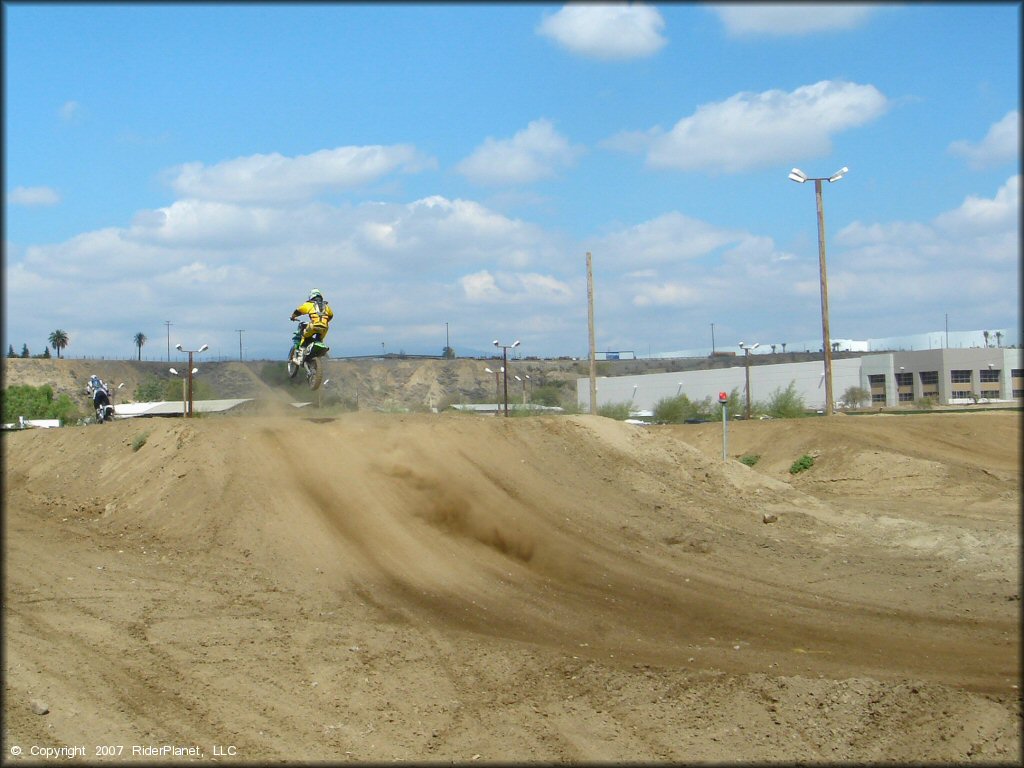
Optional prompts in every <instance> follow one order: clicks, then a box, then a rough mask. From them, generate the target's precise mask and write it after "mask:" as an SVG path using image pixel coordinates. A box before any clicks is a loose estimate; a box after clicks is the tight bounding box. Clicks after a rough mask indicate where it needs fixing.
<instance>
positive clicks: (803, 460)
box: [789, 453, 814, 475]
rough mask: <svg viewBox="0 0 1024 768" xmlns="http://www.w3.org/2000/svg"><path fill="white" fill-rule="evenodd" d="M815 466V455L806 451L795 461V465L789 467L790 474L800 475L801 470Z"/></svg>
mask: <svg viewBox="0 0 1024 768" xmlns="http://www.w3.org/2000/svg"><path fill="white" fill-rule="evenodd" d="M813 466H814V457H813V456H808V455H807V454H806V453H805V454H804V455H803V456H801V457H800V458H799V459H797V460H796V461H794V462H793V466H791V467H790V468H789V474H791V475H798V474H800V473H801V472H803V471H805V470H808V469H810V468H811V467H813Z"/></svg>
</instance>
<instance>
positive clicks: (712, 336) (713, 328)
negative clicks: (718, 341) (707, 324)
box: [711, 323, 715, 357]
mask: <svg viewBox="0 0 1024 768" xmlns="http://www.w3.org/2000/svg"><path fill="white" fill-rule="evenodd" d="M711 356H712V357H714V356H715V324H714V323H712V324H711Z"/></svg>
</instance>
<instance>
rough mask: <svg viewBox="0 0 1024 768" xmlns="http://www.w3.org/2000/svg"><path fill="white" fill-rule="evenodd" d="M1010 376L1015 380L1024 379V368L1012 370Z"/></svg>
mask: <svg viewBox="0 0 1024 768" xmlns="http://www.w3.org/2000/svg"><path fill="white" fill-rule="evenodd" d="M1010 375H1011V376H1012V377H1013V378H1015V379H1022V378H1024V368H1011V369H1010Z"/></svg>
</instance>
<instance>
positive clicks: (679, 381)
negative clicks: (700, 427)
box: [576, 347, 1024, 412]
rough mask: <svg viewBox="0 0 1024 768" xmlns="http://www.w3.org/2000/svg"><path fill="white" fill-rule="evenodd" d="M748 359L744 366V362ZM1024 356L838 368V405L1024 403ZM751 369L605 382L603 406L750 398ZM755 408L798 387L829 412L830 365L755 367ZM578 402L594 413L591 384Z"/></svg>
mask: <svg viewBox="0 0 1024 768" xmlns="http://www.w3.org/2000/svg"><path fill="white" fill-rule="evenodd" d="M742 360H743V358H742V357H739V358H737V361H742ZM1022 369H1024V351H1022V350H1020V349H1006V348H1003V347H980V348H971V349H948V348H947V349H925V350H919V351H912V352H885V353H880V354H866V355H863V356H861V357H853V358H844V359H834V360H833V361H832V397H833V400H834V401H836V405H837V406H839V407H841V406H842V405H843V404H842V403H841V402H840V401H841V399H842V396H843V393H844V392H846V391H847V390H848V389H849V388H850V387H860V388H862V389H864V390H865V391H866V392H868V393H869V394H870V397H871V403H872V404H873V405H875V406H877V407H883V406H884V407H890V408H891V407H897V406H900V405H911V404H913V403H914V402H916V401H919V400H922V399H924V398H930V399H931V400H932V401H933V402H934V403H935V404H936V405H958V404H967V403H974V402H1012V401H1017V402H1020V401H1021V400H1024V370H1022ZM747 373H748V368H747V366H746V365H744V364H740V365H735V366H732V367H729V368H713V369H709V370H698V371H681V372H678V373H650V374H641V375H636V376H602V377H598V379H597V405H598V407H599V408H600V407H602V406H605V405H617V404H620V403H629V405H630V410H632V411H634V412H643V411H652V410H654V407H655V406H656V405H657V404H658V402H659V401H661V400H664V399H667V398H671V397H677V396H679V395H681V394H685V395H686V396H687V397H688V398H689V399H690V400H691V401H700V400H703V399H704V398H706V397H710V398H711V399H712V400H717V399H718V393H719V392H731V391H732V390H733V389H738V390H739V392H740V395H741V397H743V398H744V399H745V397H746V382H747ZM749 376H750V400H751V402H758V401H764V400H767V399H769V397H771V395H772V394H773V393H774V392H775V391H776V390H779V391H782V390H785V389H786V388H787V387H788V386H789V385H790V384H793V385H794V388H795V390H796V392H797V394H798V395H799V396H800V397H801V398H803V401H804V402H805V403H806V404H807V407H808V408H810V409H813V410H821V409H823V408H824V407H825V384H824V379H825V373H824V364H823V363H822V362H821V361H820V360H819V361H812V362H802V363H780V364H776V365H773V364H770V363H761V364H758V365H751V366H750V367H749ZM576 402H577V403H578V404H579V407H580V409H581V410H583V411H589V410H590V379H589V378H580V379H577V381H576Z"/></svg>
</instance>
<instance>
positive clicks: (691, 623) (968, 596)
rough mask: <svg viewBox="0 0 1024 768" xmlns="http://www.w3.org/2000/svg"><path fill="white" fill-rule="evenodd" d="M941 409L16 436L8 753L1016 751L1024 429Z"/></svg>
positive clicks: (773, 756)
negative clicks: (35, 747) (803, 458)
mask: <svg viewBox="0 0 1024 768" xmlns="http://www.w3.org/2000/svg"><path fill="white" fill-rule="evenodd" d="M919 418H923V419H931V418H932V417H909V418H901V419H891V418H890V419H886V420H883V419H875V418H873V417H872V420H868V419H867V418H856V419H852V418H850V419H835V420H824V419H822V420H805V421H803V422H794V423H783V422H746V423H743V424H738V425H734V426H732V427H731V430H730V444H731V446H732V448H733V451H740V452H742V453H744V454H745V453H748V452H751V451H757V452H759V454H760V455H761V458H760V460H759V461H758V463H757V464H756V465H755V466H754V468H750V467H747V466H744V465H743V464H741V463H739V462H736V461H728V462H723V461H722V460H721V453H720V451H721V444H720V442H719V443H718V445H717V450H718V453H717V455H716V453H715V450H714V449H715V442H714V438H715V431H714V430H713V429H712V427H714V426H715V425H693V426H689V425H688V426H687V427H686V428H685V429H684V428H682V427H679V428H674V427H670V428H640V427H633V426H631V425H627V424H621V423H618V422H613V421H610V420H607V419H602V418H595V417H562V418H540V417H538V418H529V419H500V418H490V419H489V418H481V417H474V416H466V415H454V414H453V415H441V416H436V415H422V416H418V415H404V416H403V415H385V414H366V413H354V414H346V415H344V416H342V417H338V418H320V417H318V416H317V415H315V414H309V413H304V412H302V411H301V410H296V409H293V408H290V407H289V406H285V405H282V406H281V407H280V410H276V411H275V410H271V411H266V410H264V411H262V412H260V413H257V414H247V415H238V416H231V415H225V416H216V417H205V418H201V419H195V420H190V421H182V420H178V419H174V420H168V419H163V420H126V421H118V422H115V423H113V424H109V425H103V426H94V427H88V428H75V429H63V430H45V431H44V430H39V431H27V432H21V433H16V434H6V435H4V437H3V440H4V446H3V447H4V455H5V458H6V462H5V511H6V515H5V546H6V551H5V562H6V564H7V566H8V573H7V580H6V588H5V613H6V616H5V618H6V632H7V654H6V659H5V664H6V669H5V694H6V695H5V729H6V732H5V743H6V744H21V745H24V746H25V748H27V746H28V745H29V744H39V745H60V744H77V743H81V744H86V745H88V746H87V750H88V753H87V754H88V755H89V756H90V757H93V754H92V750H93V746H92V745H100V744H124V745H132V744H153V743H157V744H181V745H191V744H195V745H200V746H201V748H202V749H203V751H204V753H205V754H206V756H207V757H209V756H211V755H212V754H213V747H214V746H215V745H220V746H221V747H226V746H229V745H230V746H231V747H232V748H233V749H235V750H236V753H235V755H234V757H235V758H236V759H241V760H244V761H247V762H249V761H251V762H262V761H266V760H287V761H311V760H336V761H344V760H357V761H378V760H380V761H383V760H391V759H432V760H433V759H436V760H456V761H464V760H465V761H471V760H473V759H475V758H477V757H479V758H480V759H485V760H492V761H494V760H503V761H508V760H516V761H519V760H543V761H581V760H583V761H586V760H597V759H607V760H616V761H618V760H638V759H639V760H644V761H653V760H670V761H676V762H679V761H687V762H690V761H694V760H712V761H736V760H738V761H761V760H785V761H789V760H814V761H821V760H847V761H849V760H853V761H874V760H904V761H905V760H911V761H938V762H948V761H959V760H965V759H969V758H981V759H989V760H1010V759H1012V758H1011V757H1010V756H1011V755H1017V754H1018V752H1019V749H1020V738H1019V715H1020V708H1019V697H1018V694H1019V689H1018V687H1017V685H1018V682H1019V672H1020V665H1019V647H1020V643H1019V633H1018V619H1019V618H1020V617H1019V615H1018V614H1019V605H1020V603H1019V600H1020V592H1019V584H1018V578H1017V576H1018V571H1017V565H1018V564H1017V559H1016V554H1017V551H1018V549H1019V535H1018V530H1017V527H1016V516H1017V509H1016V497H1017V495H1018V494H1019V488H1020V478H1019V472H1018V471H1017V470H1016V468H1015V467H1014V465H1013V464H1012V462H1011V461H1010V460H1009V459H1006V458H1004V454H1005V453H1006V452H1007V451H1009V450H1010V449H1009V448H1007V443H1005V442H1003V440H1004V439H1005V438H1007V437H1012V438H1013V440H1012V442H1013V444H1014V445H1016V443H1017V438H1018V437H1019V424H1018V421H1017V418H1016V416H1015V415H1012V414H975V415H971V416H964V417H962V416H959V415H958V416H943V417H936V419H947V421H933V422H926V421H916V419H919ZM961 418H963V419H964V421H963V422H954V421H952V419H961ZM718 429H719V432H718V435H717V436H718V438H719V441H720V437H721V432H720V425H718ZM958 430H967V431H969V432H970V434H971V435H972V436H973V437H974V440H973V442H972V443H971V445H970V448H969V450H960V451H959V452H958V451H957V450H956V443H957V441H958V439H959V434H960V433H958ZM798 451H799V453H797V452H798ZM807 451H816V452H817V460H816V463H815V466H814V467H813V468H812V469H811V470H808V471H807V472H806V473H802V474H801V475H799V476H792V475H789V473H788V471H787V469H788V466H789V465H788V464H787V461H788V462H790V463H791V462H792V461H793V459H794V458H796V456H795V455H794V454H796V455H800V453H804V452H807ZM982 465H988V466H987V468H985V469H983V467H982ZM968 480H969V482H968ZM908 486H912V487H913V489H914V490H913V493H904V490H905V489H906V488H907V487H908ZM872 490H873V491H874V493H872ZM890 499H895V500H896V502H897V503H896V504H895V505H890V503H889V500H890ZM766 521H767V522H766ZM34 699H43V700H45V701H46V702H47V703H48V705H49V710H50V711H49V714H47V715H45V716H41V715H36V714H34V713H33V711H32V709H31V708H30V702H31V701H32V700H34ZM123 757H125V758H130V757H131V755H130V754H126V755H124V756H123Z"/></svg>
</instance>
